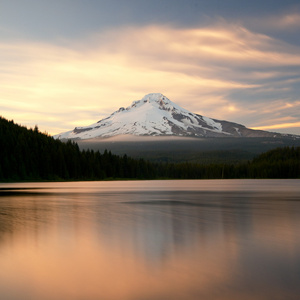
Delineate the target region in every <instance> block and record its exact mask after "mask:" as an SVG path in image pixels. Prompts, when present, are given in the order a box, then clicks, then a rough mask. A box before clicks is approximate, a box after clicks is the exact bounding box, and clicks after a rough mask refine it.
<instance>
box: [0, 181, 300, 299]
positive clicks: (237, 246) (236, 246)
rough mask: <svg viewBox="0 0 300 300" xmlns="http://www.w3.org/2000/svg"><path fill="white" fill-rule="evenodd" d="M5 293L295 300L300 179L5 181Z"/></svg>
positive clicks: (1, 206) (1, 264)
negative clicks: (8, 182)
mask: <svg viewBox="0 0 300 300" xmlns="http://www.w3.org/2000/svg"><path fill="white" fill-rule="evenodd" d="M0 299H3V300H68V299H71V300H73V299H74V300H94V299H95V300H96V299H97V300H98V299H104V300H110V299H112V300H115V299H118V300H119V299H121V300H122V299H125V300H127V299H134V300H146V299H147V300H148V299H149V300H156V299H176V300H177V299H184V300H189V299H191V300H193V299H209V300H215V299H221V300H223V299H228V300H229V299H230V300H232V299H239V300H243V299H256V300H260V299H272V300H276V299H280V300H282V299H289V300H293V299H295V300H296V299H297V300H298V299H300V181H299V180H261V181H259V180H223V181H221V180H213V181H128V182H76V183H22V184H0Z"/></svg>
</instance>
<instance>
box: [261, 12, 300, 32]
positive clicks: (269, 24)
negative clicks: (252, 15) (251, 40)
mask: <svg viewBox="0 0 300 300" xmlns="http://www.w3.org/2000/svg"><path fill="white" fill-rule="evenodd" d="M256 22H257V25H259V26H260V27H261V28H264V29H268V30H270V29H271V30H280V31H287V32H289V31H296V30H299V28H300V13H299V12H298V11H294V12H285V13H283V14H280V15H272V16H270V17H266V18H263V19H257V20H256Z"/></svg>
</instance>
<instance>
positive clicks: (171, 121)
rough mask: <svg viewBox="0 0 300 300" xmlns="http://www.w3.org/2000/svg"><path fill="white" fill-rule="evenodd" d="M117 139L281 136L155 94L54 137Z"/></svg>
mask: <svg viewBox="0 0 300 300" xmlns="http://www.w3.org/2000/svg"><path fill="white" fill-rule="evenodd" d="M117 135H135V136H190V137H280V136H282V135H281V134H279V133H271V132H267V131H260V130H252V129H248V128H246V127H245V126H243V125H240V124H236V123H232V122H228V121H220V120H216V119H211V118H208V117H204V116H201V115H198V114H194V113H192V112H189V111H188V110H186V109H184V108H182V107H180V106H179V105H177V104H175V103H173V102H172V101H170V100H169V99H168V98H167V97H165V96H164V95H162V94H160V93H152V94H148V95H146V96H144V97H143V98H142V99H141V100H138V101H133V103H132V104H131V105H130V106H128V107H127V108H124V107H121V108H120V109H119V110H117V111H115V112H114V113H113V114H111V115H110V116H109V117H107V118H105V119H102V120H100V121H98V122H97V123H95V124H92V125H90V126H86V127H75V128H74V130H72V131H68V132H65V133H61V134H58V135H56V136H54V138H57V139H92V138H98V137H103V138H106V137H112V136H117Z"/></svg>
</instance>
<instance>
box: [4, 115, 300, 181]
mask: <svg viewBox="0 0 300 300" xmlns="http://www.w3.org/2000/svg"><path fill="white" fill-rule="evenodd" d="M218 178H224V179H225V178H300V147H284V148H277V149H274V150H271V151H268V152H266V153H263V154H261V155H259V156H258V157H256V158H255V159H253V160H252V161H249V162H247V163H240V164H199V163H189V162H182V163H153V162H149V161H146V160H144V159H133V158H130V157H128V156H127V155H123V156H117V155H114V154H112V153H111V152H110V151H106V150H105V151H104V152H103V153H100V152H99V151H93V150H87V151H85V150H83V151H81V150H80V149H79V147H78V145H77V144H76V143H75V142H73V141H68V142H66V143H64V142H61V141H60V140H55V139H53V138H52V137H51V136H49V135H47V134H44V133H41V132H40V131H39V130H38V127H37V126H36V127H35V128H33V129H28V128H27V127H24V126H20V125H17V124H15V123H14V122H13V121H8V120H6V119H4V118H2V117H0V180H1V181H40V180H105V179H218Z"/></svg>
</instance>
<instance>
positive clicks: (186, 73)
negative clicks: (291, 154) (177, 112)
mask: <svg viewBox="0 0 300 300" xmlns="http://www.w3.org/2000/svg"><path fill="white" fill-rule="evenodd" d="M0 66H1V67H0V82H1V86H0V91H1V98H0V106H2V107H7V109H4V110H3V111H2V112H1V113H2V114H3V116H4V117H8V118H12V119H17V120H16V121H18V122H20V123H23V124H28V125H30V126H32V125H31V124H33V126H34V125H35V124H39V127H40V128H41V129H42V130H46V131H48V132H49V133H52V134H55V133H58V132H61V131H66V130H70V129H72V128H74V126H75V125H76V126H84V125H89V124H90V123H94V122H96V121H98V120H99V119H101V118H102V117H105V116H107V115H108V114H110V113H112V112H113V111H115V110H116V109H118V108H119V107H120V106H126V105H129V104H130V103H131V101H132V100H137V99H141V98H142V97H143V96H144V94H146V93H149V92H162V93H164V94H165V95H166V96H167V97H169V98H170V99H171V100H172V101H174V102H176V103H178V104H179V105H181V106H183V107H185V108H187V109H189V110H191V111H193V112H196V113H200V114H203V115H207V116H210V117H214V118H219V119H227V120H232V121H237V122H241V123H243V124H245V123H244V122H243V121H244V120H245V118H244V117H243V116H244V115H246V116H251V115H254V114H255V119H253V120H254V123H251V119H250V118H249V119H248V124H245V125H252V126H256V125H257V124H258V123H259V120H260V116H261V118H264V119H266V118H267V119H268V118H269V119H271V116H272V115H273V114H274V113H276V112H278V111H280V106H276V105H275V106H274V108H273V111H272V110H271V111H269V112H268V113H262V110H260V109H261V108H264V107H268V106H269V104H270V102H271V103H272V102H273V101H281V100H280V99H285V100H284V101H290V103H293V102H295V101H297V100H299V98H297V96H296V93H295V86H297V84H298V82H299V68H300V49H299V48H298V47H295V46H291V45H289V44H286V43H284V42H281V41H278V40H275V39H272V38H270V37H268V36H266V35H262V34H257V33H254V32H251V31H249V30H247V29H246V28H244V27H242V26H239V25H236V24H228V23H226V22H224V21H223V23H222V24H220V23H218V24H216V25H214V26H210V27H203V28H193V29H179V28H175V27H170V26H145V27H139V28H137V27H128V28H117V29H114V30H107V31H105V32H101V33H99V34H93V35H90V36H89V37H88V38H86V39H85V40H82V39H81V40H78V41H64V43H61V44H60V45H55V44H46V43H34V42H30V41H15V42H12V41H7V42H2V43H0ZM297 76H298V77H297ZM278 89H279V90H278ZM284 93H285V95H284V96H283V94H284ZM266 95H267V97H266ZM264 97H265V98H264ZM270 99H271V100H270ZM258 104H259V105H258ZM257 107H259V108H260V109H259V110H258V109H257ZM295 109H297V110H299V106H297V107H296V108H295ZM276 110H277V111H276ZM246 119H247V118H246ZM296 123H297V122H296Z"/></svg>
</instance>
